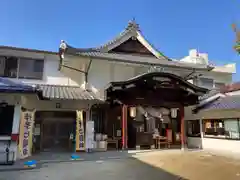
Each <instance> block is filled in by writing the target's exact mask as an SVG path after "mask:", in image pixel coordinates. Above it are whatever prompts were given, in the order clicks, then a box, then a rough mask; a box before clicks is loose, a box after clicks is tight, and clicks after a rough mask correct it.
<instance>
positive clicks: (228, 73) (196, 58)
mask: <svg viewBox="0 0 240 180" xmlns="http://www.w3.org/2000/svg"><path fill="white" fill-rule="evenodd" d="M180 61H181V62H186V63H194V64H199V65H209V66H212V67H214V68H213V69H212V71H210V72H208V73H204V74H202V76H199V77H198V78H197V79H195V81H194V84H195V85H198V86H201V87H205V88H208V89H219V88H221V87H223V86H224V85H226V84H230V83H231V82H232V74H233V73H236V65H235V63H230V64H226V65H224V66H216V65H214V64H213V63H211V61H210V60H209V59H208V54H207V53H199V52H198V51H197V50H196V49H192V50H190V51H189V55H188V56H186V57H184V58H182V59H180Z"/></svg>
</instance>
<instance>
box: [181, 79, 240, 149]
mask: <svg viewBox="0 0 240 180" xmlns="http://www.w3.org/2000/svg"><path fill="white" fill-rule="evenodd" d="M188 110H190V109H188ZM191 111H193V113H189V114H188V113H186V116H185V120H187V129H188V131H187V136H188V138H187V139H188V145H189V146H190V147H195V148H196V147H197V148H203V149H207V150H212V151H222V152H226V153H233V152H234V153H240V150H239V149H240V141H239V140H240V121H239V117H240V113H239V112H240V84H239V83H233V84H231V85H228V86H225V87H224V88H222V89H221V90H213V91H210V92H209V93H208V94H207V95H205V97H203V99H202V102H200V104H199V105H197V106H196V107H194V108H193V109H191ZM188 112H189V111H188Z"/></svg>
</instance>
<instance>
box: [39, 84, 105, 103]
mask: <svg viewBox="0 0 240 180" xmlns="http://www.w3.org/2000/svg"><path fill="white" fill-rule="evenodd" d="M39 88H40V89H41V90H42V93H43V98H44V99H56V100H96V101H101V100H100V98H99V97H98V96H97V95H96V94H95V93H94V92H92V91H88V90H85V89H83V88H81V87H78V86H61V85H49V84H44V85H43V84H41V85H39Z"/></svg>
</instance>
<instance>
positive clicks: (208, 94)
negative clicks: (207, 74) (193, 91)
mask: <svg viewBox="0 0 240 180" xmlns="http://www.w3.org/2000/svg"><path fill="white" fill-rule="evenodd" d="M218 93H221V91H220V90H219V89H212V90H210V91H208V92H207V93H206V94H204V95H203V96H201V97H199V100H200V101H203V100H205V99H208V98H210V97H212V96H214V95H216V94H218Z"/></svg>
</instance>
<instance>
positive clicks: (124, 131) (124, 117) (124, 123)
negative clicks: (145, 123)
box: [122, 105, 127, 149]
mask: <svg viewBox="0 0 240 180" xmlns="http://www.w3.org/2000/svg"><path fill="white" fill-rule="evenodd" d="M122 149H127V105H122Z"/></svg>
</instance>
